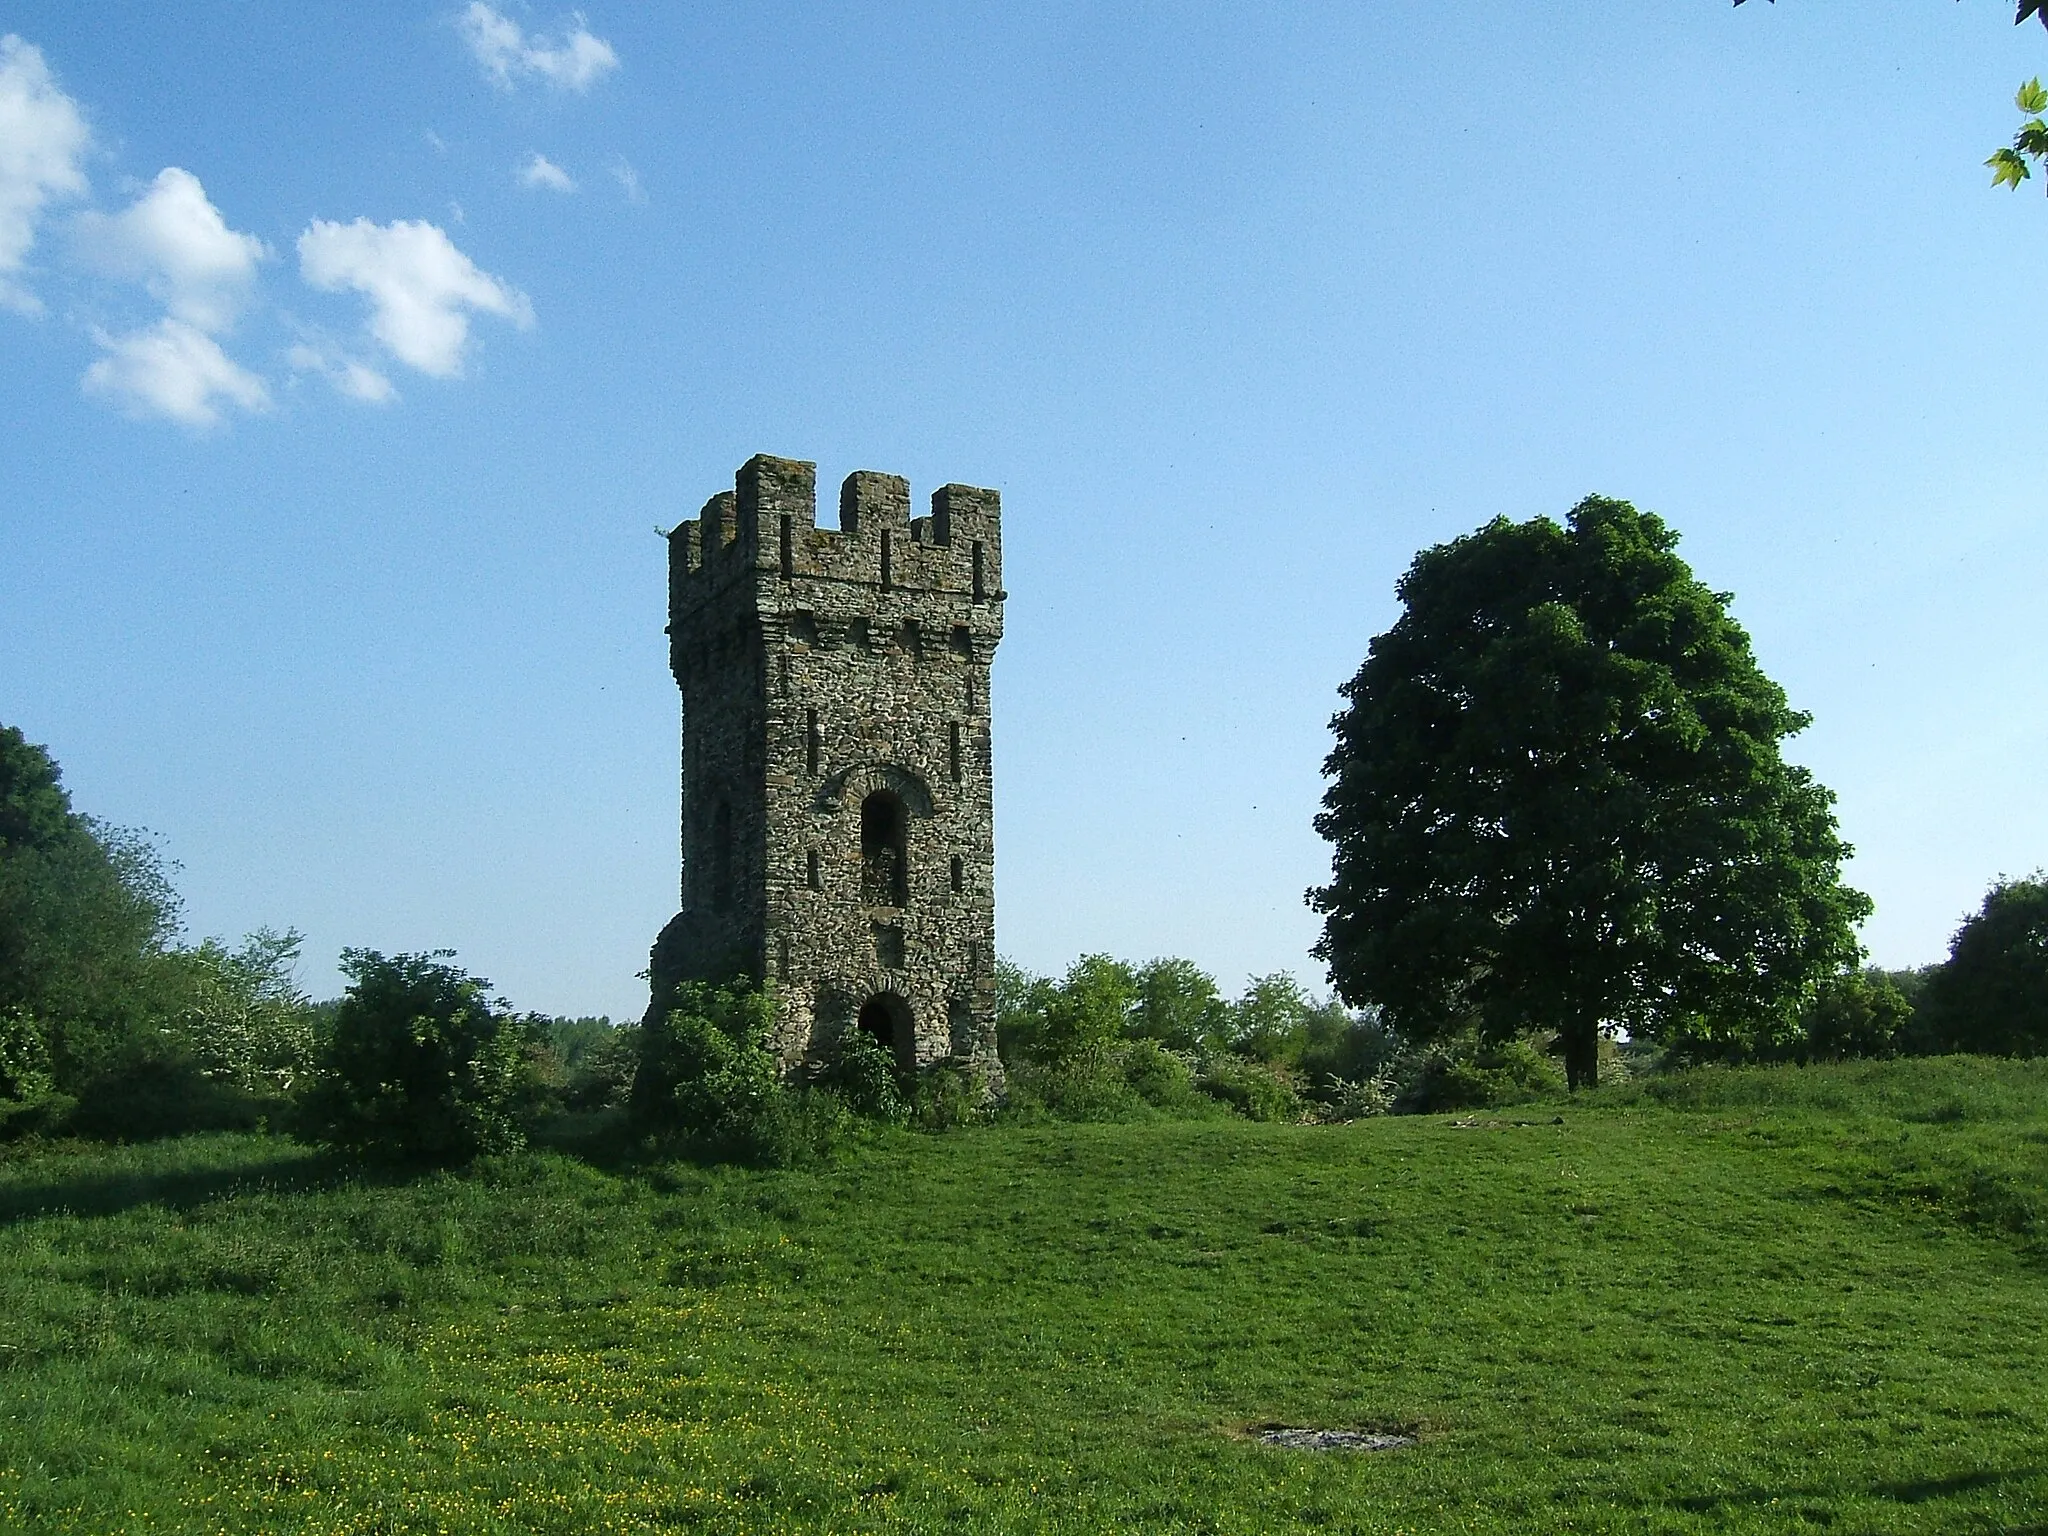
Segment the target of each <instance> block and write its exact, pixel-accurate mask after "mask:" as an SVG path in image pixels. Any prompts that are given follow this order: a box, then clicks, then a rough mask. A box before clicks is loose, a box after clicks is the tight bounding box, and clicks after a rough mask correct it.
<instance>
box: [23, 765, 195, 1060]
mask: <svg viewBox="0 0 2048 1536" xmlns="http://www.w3.org/2000/svg"><path fill="white" fill-rule="evenodd" d="M177 926H178V898H177V895H176V893H175V892H174V891H172V889H171V887H170V883H169V881H168V880H167V879H166V878H165V876H164V871H163V865H162V863H161V861H160V860H159V859H158V858H157V855H156V850H155V848H154V846H153V845H152V844H151V843H150V842H149V840H148V839H147V838H146V837H144V836H142V835H141V834H138V833H133V832H125V831H123V830H121V829H119V828H116V827H109V826H107V825H105V824H104V823H101V822H97V821H95V820H93V819H92V818H91V817H89V816H84V815H81V814H80V813H79V812H77V811H75V810H73V809H72V806H71V797H70V796H69V795H68V794H66V793H65V790H64V786H63V781H62V778H61V776H60V774H59V772H58V769H57V764H56V763H55V761H53V760H52V758H51V757H50V754H49V753H48V752H46V751H45V750H44V749H43V748H41V747H39V746H37V745H35V744H34V743H33V742H31V741H29V740H27V739H26V738H25V737H24V736H23V735H22V733H21V731H19V730H18V729H16V728H15V727H13V726H0V1010H10V1011H13V1012H14V1013H16V1014H17V1015H18V1016H19V1017H22V1018H29V1019H33V1020H34V1021H35V1027H36V1029H37V1030H38V1032H39V1033H40V1034H41V1035H42V1036H43V1037H44V1038H45V1041H46V1045H47V1048H48V1050H49V1052H50V1055H51V1056H52V1057H53V1058H54V1063H55V1067H56V1071H57V1076H58V1079H59V1081H60V1082H62V1083H64V1084H65V1085H66V1086H70V1085H71V1084H73V1083H75V1082H76V1081H77V1080H78V1079H80V1078H82V1077H83V1076H85V1075H87V1074H89V1073H90V1072H92V1071H94V1070H96V1069H97V1068H98V1067H99V1066H101V1065H102V1064H103V1059H104V1058H105V1057H106V1056H107V1055H108V1054H109V1053H110V1052H111V1051H112V1050H113V1049H115V1047H116V1045H117V1043H118V1042H120V1041H122V1040H124V1039H126V1038H127V1037H128V1036H130V1035H132V1034H133V1033H134V1032H135V1030H136V1029H137V1028H138V1027H140V1024H141V1023H142V1022H144V1021H146V1020H148V1019H150V1018H152V1017H153V1016H154V1015H155V1014H156V1013H157V1012H160V1011H162V1009H161V1006H160V1005H161V993H162V992H163V983H164V956H165V952H166V947H167V946H168V944H169V943H170V941H171V939H172V938H173V937H174V936H175V934H176V932H177Z"/></svg>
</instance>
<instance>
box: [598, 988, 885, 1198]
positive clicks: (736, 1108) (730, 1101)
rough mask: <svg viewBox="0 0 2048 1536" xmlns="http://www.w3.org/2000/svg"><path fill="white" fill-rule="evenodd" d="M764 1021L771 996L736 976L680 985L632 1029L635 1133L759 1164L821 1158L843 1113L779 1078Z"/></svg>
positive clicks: (770, 1018) (835, 1103)
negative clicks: (656, 1012) (635, 1041)
mask: <svg viewBox="0 0 2048 1536" xmlns="http://www.w3.org/2000/svg"><path fill="white" fill-rule="evenodd" d="M774 1024H775V1001H774V998H773V996H772V994H771V993H770V992H769V990H768V989H767V988H766V987H765V986H762V985H759V984H757V983H755V982H753V981H751V980H749V979H747V978H746V977H743V976H742V977H737V978H735V979H734V980H732V981H730V982H728V983H727V984H725V985H724V986H713V985H710V984H709V983H705V982H685V983H683V984H682V985H681V986H680V987H678V988H677V990H676V996H675V1006H674V1007H673V1008H671V1009H670V1010H669V1012H668V1014H667V1015H666V1016H665V1017H664V1018H662V1019H661V1020H660V1022H659V1023H656V1024H653V1025H651V1026H649V1027H648V1028H646V1029H644V1030H642V1031H641V1035H640V1063H639V1070H638V1071H637V1072H636V1073H635V1074H634V1078H633V1096H632V1101H631V1111H632V1125H633V1128H634V1130H635V1132H636V1133H637V1134H639V1135H640V1136H641V1137H643V1138H645V1139H646V1140H647V1141H649V1142H651V1143H652V1144H653V1145H655V1146H657V1147H661V1148H664V1149H673V1150H676V1151H681V1152H685V1153H688V1154H690V1155H692V1156H696V1157H702V1158H706V1159H711V1160H714V1161H727V1162H738V1163H751V1164H754V1165H756V1166H761V1167H788V1166H791V1165H794V1164H797V1163H802V1162H806V1161H809V1160H811V1159H813V1158H815V1157H817V1156H819V1155H821V1154H822V1153H823V1152H824V1151H825V1150H826V1149H827V1147H829V1145H830V1144H831V1140H832V1136H833V1134H834V1132H835V1131H836V1130H837V1129H838V1127H839V1124H840V1121H841V1119H842V1118H843V1116H844V1113H845V1112H844V1109H843V1107H842V1105H841V1102H840V1100H839V1099H838V1097H837V1096H836V1095H833V1094H829V1093H802V1092H799V1091H797V1090H795V1089H793V1088H791V1087H790V1086H789V1085H788V1084H786V1083H785V1082H784V1081H783V1078H782V1062H781V1058H780V1057H778V1056H777V1055H776V1053H775V1050H774V1048H773V1047H772V1046H771V1045H770V1043H769V1041H770V1038H771V1036H772V1033H773V1030H774Z"/></svg>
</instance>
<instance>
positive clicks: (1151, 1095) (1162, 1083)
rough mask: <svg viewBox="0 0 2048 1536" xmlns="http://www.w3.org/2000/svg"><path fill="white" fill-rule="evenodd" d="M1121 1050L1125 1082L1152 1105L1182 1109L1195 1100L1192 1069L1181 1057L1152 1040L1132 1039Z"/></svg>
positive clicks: (1158, 1107) (1121, 1067) (1120, 1066)
mask: <svg viewBox="0 0 2048 1536" xmlns="http://www.w3.org/2000/svg"><path fill="white" fill-rule="evenodd" d="M1121 1054H1122V1058H1123V1059H1122V1061H1121V1062H1120V1063H1119V1070H1120V1071H1121V1072H1122V1074H1123V1080H1124V1082H1125V1084H1126V1085H1127V1086H1128V1087H1129V1088H1130V1090H1131V1092H1133V1093H1135V1094H1136V1095H1137V1096H1138V1097H1139V1098H1141V1099H1143V1100H1144V1101H1145V1102H1146V1103H1147V1104H1150V1105H1151V1106H1152V1107H1153V1108H1154V1109H1184V1108H1186V1107H1187V1106H1188V1105H1190V1104H1192V1103H1194V1102H1195V1074H1194V1069H1193V1068H1191V1067H1190V1066H1189V1065H1188V1063H1187V1061H1186V1059H1185V1058H1184V1057H1182V1056H1180V1055H1177V1054H1176V1053H1174V1052H1173V1051H1170V1050H1167V1049H1166V1048H1165V1047H1164V1046H1162V1045H1161V1044H1160V1043H1159V1042H1158V1041H1156V1040H1133V1041H1131V1042H1130V1043H1129V1044H1128V1045H1126V1046H1124V1047H1123V1050H1122V1053H1121Z"/></svg>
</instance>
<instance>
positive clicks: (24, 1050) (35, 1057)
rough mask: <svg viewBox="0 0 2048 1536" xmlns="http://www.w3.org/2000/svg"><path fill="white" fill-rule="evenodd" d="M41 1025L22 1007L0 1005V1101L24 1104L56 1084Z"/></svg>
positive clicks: (45, 1093) (39, 1096)
mask: <svg viewBox="0 0 2048 1536" xmlns="http://www.w3.org/2000/svg"><path fill="white" fill-rule="evenodd" d="M56 1086H57V1085H56V1080H55V1079H54V1078H52V1077H51V1076H50V1046H49V1042H48V1041H47V1040H45V1039H44V1038H43V1027H42V1025H40V1024H38V1023H37V1022H36V1018H35V1015H34V1014H32V1013H30V1012H29V1011H28V1010H27V1009H26V1008H20V1007H15V1008H0V1102H4V1103H14V1104H25V1103H28V1102H29V1101H31V1100H34V1099H41V1098H45V1097H47V1096H48V1095H49V1094H50V1092H51V1091H52V1090H53V1089H54V1088H55V1087H56Z"/></svg>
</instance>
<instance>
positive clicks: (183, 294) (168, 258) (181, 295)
mask: <svg viewBox="0 0 2048 1536" xmlns="http://www.w3.org/2000/svg"><path fill="white" fill-rule="evenodd" d="M74 227H75V229H76V231H77V236H78V241H79V244H80V245H81V247H82V248H83V249H84V251H85V254H86V256H87V257H88V258H89V259H90V260H91V261H93V262H94V263H95V264H97V265H98V266H100V267H101V268H103V269H104V270H106V271H108V272H111V273H113V274H114V275H115V276H118V277H126V278H132V279H134V280H136V281H138V282H140V283H142V284H143V286H144V287H146V288H147V289H148V290H149V292H150V294H151V296H152V297H154V298H156V299H158V300H159V301H161V302H162V304H163V306H164V307H165V308H166V309H168V310H169V311H170V312H171V314H172V315H173V316H175V317H176V318H177V319H180V320H183V321H185V322H186V323H187V324H190V325H194V326H197V327H198V328H199V329H200V330H202V331H221V330H225V329H226V328H227V327H228V326H229V325H231V324H232V323H233V322H234V318H235V312H236V311H237V310H238V309H239V308H240V307H241V303H242V300H243V298H244V297H245V296H246V294H247V291H248V288H249V285H250V283H251V282H252V281H253V280H254V278H255V276H256V264H257V263H258V262H260V261H261V260H263V258H264V257H265V256H267V255H268V254H269V252H268V251H267V250H265V248H264V245H263V242H262V241H261V240H259V239H257V238H256V237H255V236H254V235H244V234H239V233H237V232H236V231H234V230H232V229H229V228H228V225H227V220H225V219H223V218H222V217H221V215H220V210H219V209H218V208H216V207H214V206H213V203H212V202H211V201H210V200H209V199H208V198H207V195H206V189H205V188H204V187H202V186H201V185H200V184H199V178H198V177H197V176H194V175H193V174H192V173H191V172H190V171H185V170H180V169H179V168H178V167H177V166H175V165H173V166H167V167H166V168H165V169H163V170H161V171H159V172H158V173H157V178H156V180H155V181H153V182H151V183H150V185H149V190H148V191H146V192H144V193H143V194H142V196H140V197H138V198H137V199H136V200H135V201H134V202H133V203H132V204H131V205H129V207H128V208H127V209H125V210H124V211H123V212H120V213H116V214H104V213H82V214H80V215H79V216H78V219H77V222H76V224H75V226H74Z"/></svg>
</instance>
